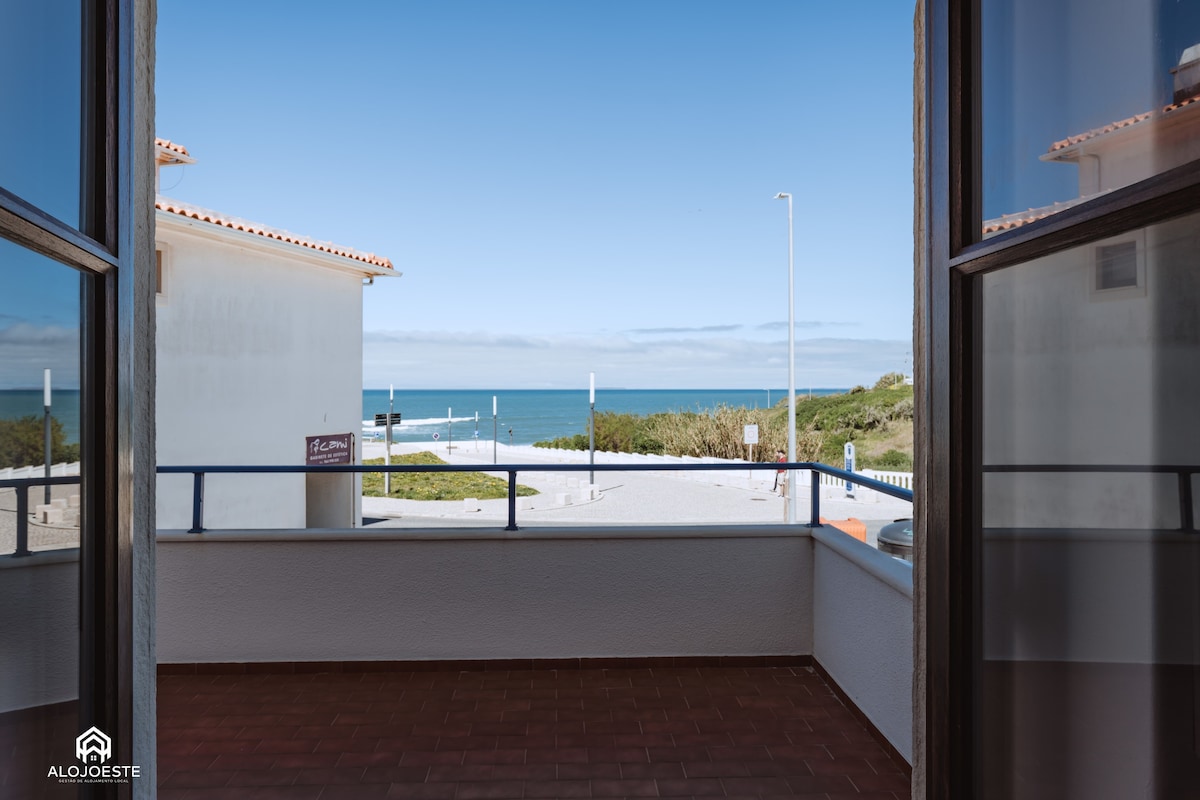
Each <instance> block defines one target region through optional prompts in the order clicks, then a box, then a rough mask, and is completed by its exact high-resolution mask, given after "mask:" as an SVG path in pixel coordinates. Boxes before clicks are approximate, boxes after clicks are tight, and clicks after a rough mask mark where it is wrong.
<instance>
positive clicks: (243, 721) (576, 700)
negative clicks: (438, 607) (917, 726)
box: [158, 667, 909, 800]
mask: <svg viewBox="0 0 1200 800" xmlns="http://www.w3.org/2000/svg"><path fill="white" fill-rule="evenodd" d="M158 687H159V694H158V714H159V722H158V753H159V761H158V779H159V787H160V788H159V797H161V798H164V800H173V799H178V800H182V799H183V798H188V800H192V799H193V798H195V799H196V800H199V799H200V798H304V799H305V800H335V799H336V798H354V800H358V798H364V799H369V798H383V797H388V798H457V799H458V800H468V799H469V798H489V797H490V798H523V797H542V798H570V797H594V798H601V797H607V798H615V797H712V796H716V797H747V798H749V797H754V798H765V797H805V798H810V799H811V800H816V799H817V798H820V799H821V800H836V799H838V798H854V799H855V800H898V798H907V797H908V794H909V792H908V779H907V777H906V776H905V775H904V774H903V773H902V772H901V771H900V769H899V767H898V766H897V765H896V764H895V763H894V762H892V761H891V760H890V759H889V757H888V755H887V753H886V752H885V751H884V750H883V748H881V747H880V746H879V745H878V744H877V743H876V742H875V740H874V739H873V738H872V737H871V735H870V734H869V733H867V731H866V730H864V729H863V727H862V726H861V725H859V723H858V722H857V721H856V720H855V718H854V717H853V715H852V714H851V713H850V712H849V711H848V710H847V709H846V708H845V707H844V706H843V705H842V704H841V702H839V700H838V699H837V697H836V696H835V695H834V694H833V692H832V691H831V690H830V689H829V687H828V686H826V685H825V683H824V682H823V681H822V680H821V678H820V677H819V676H818V675H816V674H815V673H814V672H812V670H811V669H809V668H805V667H766V668H758V667H754V668H734V667H699V668H670V669H660V668H653V669H650V668H647V669H562V670H552V669H544V670H530V671H475V672H457V671H446V672H359V673H350V672H346V673H324V674H252V675H163V676H161V677H160V678H159V683H158Z"/></svg>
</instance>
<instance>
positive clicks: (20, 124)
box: [0, 0, 85, 228]
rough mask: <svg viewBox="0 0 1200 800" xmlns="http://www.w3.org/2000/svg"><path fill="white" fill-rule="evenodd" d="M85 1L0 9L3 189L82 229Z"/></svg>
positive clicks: (50, 0) (45, 0) (54, 0)
mask: <svg viewBox="0 0 1200 800" xmlns="http://www.w3.org/2000/svg"><path fill="white" fill-rule="evenodd" d="M82 5H83V4H81V3H80V0H38V2H35V3H30V2H22V3H18V2H3V3H0V119H3V120H4V124H2V125H0V188H4V189H6V190H8V191H9V192H12V193H13V194H15V195H17V196H18V197H20V198H21V199H22V200H25V201H26V202H28V203H30V204H32V205H34V206H37V207H38V208H40V209H41V210H43V211H45V212H46V213H48V214H50V215H51V216H53V217H55V218H57V219H59V220H61V221H62V222H65V223H66V224H68V225H71V226H73V227H76V228H78V227H80V225H81V221H80V218H81V213H80V208H81V202H82V196H83V195H82V188H83V183H82V177H81V176H82V170H83V166H82V165H83V151H84V147H85V137H84V135H83V127H82V124H81V120H82V117H83V115H82V109H83V101H84V97H83V92H82V86H83V81H82V77H81V76H82V58H81V51H82V42H83V21H82V19H83V17H82V11H81V8H82Z"/></svg>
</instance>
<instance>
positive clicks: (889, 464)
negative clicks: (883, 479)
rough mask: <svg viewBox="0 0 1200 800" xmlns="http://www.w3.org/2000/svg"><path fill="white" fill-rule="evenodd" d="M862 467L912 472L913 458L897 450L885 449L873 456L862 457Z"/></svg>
mask: <svg viewBox="0 0 1200 800" xmlns="http://www.w3.org/2000/svg"><path fill="white" fill-rule="evenodd" d="M863 461H864V462H865V463H864V465H863V468H864V469H882V470H891V471H894V472H912V468H913V458H912V455H911V454H909V453H902V452H900V451H899V450H886V451H884V452H883V453H881V454H880V455H877V456H875V457H874V458H867V459H863Z"/></svg>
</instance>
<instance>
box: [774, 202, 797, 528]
mask: <svg viewBox="0 0 1200 800" xmlns="http://www.w3.org/2000/svg"><path fill="white" fill-rule="evenodd" d="M775 199H776V200H784V199H786V200H787V203H788V431H787V436H788V445H787V446H788V451H787V460H788V461H789V462H791V463H794V462H795V461H796V288H795V282H796V281H795V276H796V270H795V262H794V260H793V256H792V252H793V250H792V196H791V194H789V193H788V192H780V193H779V194H777V195H775ZM787 521H788V523H789V524H792V525H794V524H795V523H796V473H795V471H794V470H790V469H789V470H788V474H787Z"/></svg>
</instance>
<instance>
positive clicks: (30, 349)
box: [0, 322, 80, 389]
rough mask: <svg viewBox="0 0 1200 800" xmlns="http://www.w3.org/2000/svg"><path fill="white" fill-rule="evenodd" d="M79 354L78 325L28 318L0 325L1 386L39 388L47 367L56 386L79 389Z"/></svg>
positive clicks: (6, 387) (8, 387) (5, 387)
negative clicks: (32, 321) (39, 322)
mask: <svg viewBox="0 0 1200 800" xmlns="http://www.w3.org/2000/svg"><path fill="white" fill-rule="evenodd" d="M79 357H80V354H79V330H78V329H77V328H67V327H63V326H59V325H44V326H39V325H32V324H30V323H28V322H18V323H17V324H15V325H10V326H8V327H7V328H0V389H30V388H40V387H41V385H42V370H44V369H46V368H49V369H50V370H51V372H52V375H53V378H54V385H55V386H59V387H61V388H64V389H76V388H78V387H79Z"/></svg>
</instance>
